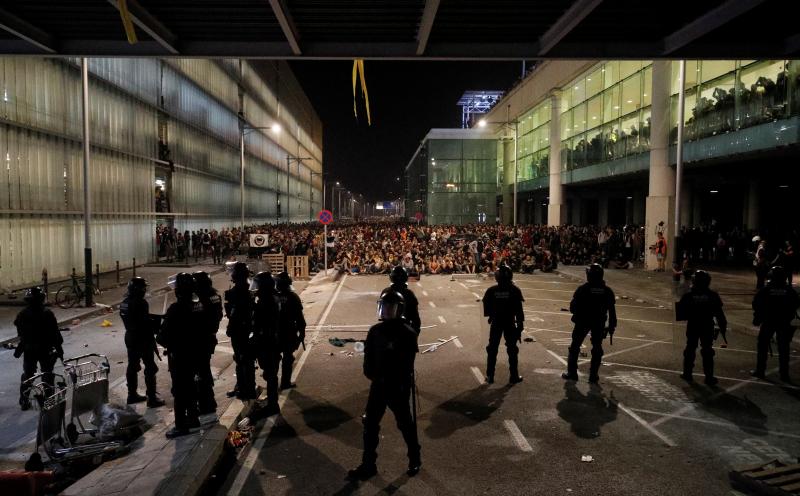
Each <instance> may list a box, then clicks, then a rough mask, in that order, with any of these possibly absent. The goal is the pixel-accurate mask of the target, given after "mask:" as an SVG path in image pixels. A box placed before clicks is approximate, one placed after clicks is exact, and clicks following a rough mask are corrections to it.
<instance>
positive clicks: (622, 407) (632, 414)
mask: <svg viewBox="0 0 800 496" xmlns="http://www.w3.org/2000/svg"><path fill="white" fill-rule="evenodd" d="M617 406H618V407H619V409H620V410H622V411H623V412H625V413H627V414H628V416H629V417H631V418H632V419H633V420H635V421H637V422H639V423H640V424H641V425H642V426H643V427H644V428H645V429H647V430H648V431H650V432H652V433H653V434H654V435H655V436H656V437H657V438H659V439H661V440H662V441H663V442H664V444H666V445H667V446H669V447H670V448H674V447H675V446H677V444H676V443H675V441H673V440H672V439H670V438H669V437H667V436H666V435H664V434H663V433H662V432H660V431H659V430H658V429H656V428H655V425H656V424H655V422H654V423H653V424H650V423H649V422H647V421H646V420H645V419H643V418H642V417H640V416H638V415H637V414H636V413H635V412H634V411H632V410H631V409H630V408H628V407H627V406H625V405H623V404H622V403H619V402H618V403H617Z"/></svg>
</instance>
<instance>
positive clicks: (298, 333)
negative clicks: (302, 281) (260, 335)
mask: <svg viewBox="0 0 800 496" xmlns="http://www.w3.org/2000/svg"><path fill="white" fill-rule="evenodd" d="M281 289H282V291H280V292H279V293H278V301H279V305H280V318H279V324H278V329H279V331H278V332H279V340H280V346H279V349H278V352H279V353H280V355H281V357H282V358H281V384H280V387H281V389H286V388H290V387H293V386H294V385H293V384H292V382H291V379H292V365H293V364H294V352H295V350H297V348H299V347H300V344H301V343H302V342H303V341H304V340H305V337H306V319H305V317H304V316H303V303H302V302H301V301H300V297H299V296H297V293H295V292H294V291H292V290H291V289H290V288H285V287H284V288H281Z"/></svg>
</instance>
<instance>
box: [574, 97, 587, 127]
mask: <svg viewBox="0 0 800 496" xmlns="http://www.w3.org/2000/svg"><path fill="white" fill-rule="evenodd" d="M572 129H573V133H576V134H577V133H582V132H583V131H585V130H586V103H582V104H580V105H578V106H577V107H575V108H574V109H573V111H572Z"/></svg>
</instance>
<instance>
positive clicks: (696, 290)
mask: <svg viewBox="0 0 800 496" xmlns="http://www.w3.org/2000/svg"><path fill="white" fill-rule="evenodd" d="M710 284H711V276H710V275H709V274H708V272H706V271H704V270H698V271H697V272H695V273H694V277H693V279H692V288H691V290H689V292H688V293H686V294H684V295H683V297H682V298H681V299H680V301H679V302H678V306H677V313H678V315H677V320H686V321H688V322H687V324H686V348H685V349H684V350H683V374H681V377H682V378H683V379H684V380H685V381H687V382H692V381H693V377H692V369H694V358H695V350H696V349H697V343H698V341H699V342H700V355H701V356H702V357H703V373H704V374H705V376H706V380H705V383H706V384H707V385H709V386H714V385H716V384H717V382H719V381H718V380H717V378H716V377H714V348H713V346H712V345H713V344H714V337H715V335H714V319H716V321H717V325H719V328H720V332H722V333H723V336H724V334H725V330H726V329H727V327H728V321H727V320H726V319H725V313H723V311H722V299H720V297H719V294H717V292H716V291H712V290H711V289H709V285H710Z"/></svg>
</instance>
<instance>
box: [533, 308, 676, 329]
mask: <svg viewBox="0 0 800 496" xmlns="http://www.w3.org/2000/svg"><path fill="white" fill-rule="evenodd" d="M525 311H526V312H531V313H544V314H547V315H560V316H561V317H570V318H572V314H571V313H569V312H546V311H544V310H534V309H533V308H526V309H525ZM617 320H619V321H622V322H641V323H643V324H661V325H670V326H671V325H673V324H674V322H666V321H662V320H642V319H619V318H618V319H617Z"/></svg>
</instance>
